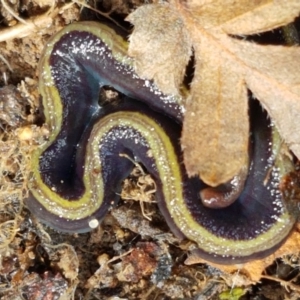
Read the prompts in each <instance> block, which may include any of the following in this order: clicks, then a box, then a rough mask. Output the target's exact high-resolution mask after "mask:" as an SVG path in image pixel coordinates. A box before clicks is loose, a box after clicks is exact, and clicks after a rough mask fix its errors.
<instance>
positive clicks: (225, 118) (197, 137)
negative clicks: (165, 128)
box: [182, 45, 249, 186]
mask: <svg viewBox="0 0 300 300" xmlns="http://www.w3.org/2000/svg"><path fill="white" fill-rule="evenodd" d="M198 46H199V47H198ZM194 47H195V51H197V53H198V54H199V55H200V57H201V58H202V61H201V63H199V62H198V63H197V64H196V68H195V74H194V77H195V79H194V81H193V83H192V86H191V94H192V97H191V99H190V101H188V102H187V104H186V110H187V111H186V115H185V123H184V129H183V139H182V145H183V147H184V146H185V145H186V144H189V140H188V141H187V140H186V137H187V135H186V132H188V133H190V132H196V133H201V134H194V135H193V145H195V144H196V145H198V147H200V148H198V149H201V155H199V152H198V151H197V152H196V151H193V148H192V147H187V148H186V150H185V157H188V159H187V160H185V165H186V167H187V169H188V170H189V174H190V175H196V174H198V173H199V172H200V176H201V178H202V179H203V180H204V181H205V182H206V183H207V184H209V185H211V186H215V183H216V182H219V181H226V180H228V178H232V177H233V176H234V175H236V174H237V173H238V172H239V171H240V168H241V165H245V164H247V159H248V151H247V149H248V132H249V122H248V101H247V88H246V85H245V81H244V79H243V76H241V74H240V73H238V72H234V69H233V68H232V66H231V65H230V63H228V64H222V61H223V60H224V58H223V57H221V56H220V57H213V56H212V55H211V52H212V51H214V49H211V48H210V47H201V45H194ZM232 87H234V89H233V88H232ZM195 99H201V101H195ZM233 108H235V110H236V111H237V112H238V114H239V117H237V116H236V114H235V113H233ZM197 112H199V113H200V115H201V117H199V113H197ZM202 112H204V113H202ZM203 129H204V130H203ZM212 133H213V134H212ZM184 149H185V148H184ZM208 149H209V151H206V150H208ZM191 150H192V151H191ZM190 151H191V152H190ZM220 153H222V155H220ZM224 156H226V157H227V160H225V161H224ZM221 165H222V167H220V166H221Z"/></svg>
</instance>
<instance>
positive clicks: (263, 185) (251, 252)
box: [26, 22, 295, 264]
mask: <svg viewBox="0 0 300 300" xmlns="http://www.w3.org/2000/svg"><path fill="white" fill-rule="evenodd" d="M39 70H40V83H39V88H40V92H41V95H42V101H43V102H42V107H43V111H44V115H45V122H46V124H47V125H48V126H49V128H50V130H51V134H50V136H49V140H48V141H47V142H46V143H45V144H43V145H41V146H40V147H39V149H37V150H36V151H35V153H33V157H32V176H31V180H30V185H29V188H30V192H31V195H30V197H29V198H28V199H27V200H26V204H27V206H28V207H29V209H30V210H31V211H32V213H34V214H35V215H36V216H37V217H38V218H39V219H40V220H41V221H42V222H45V223H46V224H48V225H49V226H51V227H53V228H55V229H57V230H60V231H67V232H85V231H89V230H91V229H92V228H94V227H96V226H97V225H98V224H99V222H100V221H101V219H102V218H103V217H104V216H105V215H106V213H107V211H108V210H109V209H110V208H112V207H113V205H115V204H116V203H117V202H118V196H117V194H118V193H119V192H120V184H121V181H122V180H123V179H124V178H125V177H126V176H127V175H128V174H129V172H130V171H131V169H132V167H133V165H132V163H131V162H130V160H128V159H126V158H124V157H122V156H120V154H121V153H126V154H127V155H129V156H131V157H133V158H135V159H136V160H138V161H140V162H141V163H142V164H143V165H144V166H145V168H146V169H147V170H148V172H149V173H150V174H152V176H153V178H154V179H155V181H156V185H157V193H156V197H157V201H158V206H159V209H160V211H161V212H162V214H163V216H164V217H165V219H166V222H167V223H168V225H169V226H170V229H171V230H172V231H173V233H174V234H175V235H177V236H178V237H180V238H183V237H186V238H188V239H190V240H192V241H194V242H195V243H196V244H197V247H198V250H197V252H198V254H199V255H200V256H202V257H204V258H205V259H208V260H211V261H214V262H219V263H224V264H228V263H238V262H245V261H248V260H251V259H255V258H260V257H264V256H266V255H268V254H270V253H271V252H272V251H274V250H275V249H277V248H278V247H279V246H280V245H281V244H282V243H283V241H284V240H285V239H286V237H287V236H288V234H289V232H290V231H291V229H292V228H293V225H294V222H295V219H294V217H293V216H292V215H291V214H290V213H289V212H288V210H287V209H286V206H285V203H284V199H283V196H282V193H281V191H280V188H279V186H280V180H281V178H282V176H283V175H284V174H286V173H288V172H290V171H291V170H293V165H292V163H291V162H290V161H289V160H288V159H287V157H286V156H284V155H282V153H281V151H280V146H279V145H280V144H281V143H280V140H279V137H278V134H277V132H276V130H275V128H274V126H272V124H270V123H269V121H268V119H267V116H266V114H265V113H264V112H262V109H261V108H260V107H259V105H258V103H256V102H255V101H254V100H252V99H250V100H249V101H250V102H251V105H250V106H251V116H250V121H251V137H250V139H251V142H250V146H251V149H250V153H252V155H251V157H250V158H249V168H247V171H248V175H247V176H246V175H245V176H244V179H245V180H244V181H245V182H244V181H243V180H242V181H243V182H242V184H244V188H243V189H242V191H241V193H240V195H239V197H237V199H234V201H231V202H232V203H230V205H227V207H224V208H220V207H218V209H214V208H211V207H207V206H205V205H203V203H202V202H201V199H200V196H199V193H200V192H201V191H202V190H204V189H205V188H207V186H205V184H204V183H202V182H201V181H200V180H199V179H197V178H188V177H187V175H186V172H185V167H184V165H183V163H182V154H181V149H180V145H179V139H180V130H181V122H182V118H183V114H184V107H183V105H182V103H181V99H180V98H176V97H172V96H168V95H164V94H163V93H162V92H161V91H160V90H159V89H158V88H157V87H156V86H155V85H154V84H153V82H151V81H148V80H144V79H142V78H140V77H139V76H138V75H137V74H136V73H135V72H134V70H133V68H132V67H131V60H130V59H129V58H128V57H126V41H125V40H124V39H123V38H122V37H121V36H119V35H118V34H116V32H115V31H114V30H112V29H111V28H109V27H107V26H105V25H101V24H98V23H93V22H82V23H77V24H71V25H69V26H67V27H66V28H64V29H63V30H62V31H60V32H59V33H57V34H56V35H55V36H54V37H52V39H51V40H50V41H49V43H48V44H47V46H46V48H45V50H44V53H43V55H42V58H41V62H40V69H39ZM103 86H111V87H113V88H114V89H115V90H117V91H118V92H119V93H121V94H123V96H122V97H121V98H122V100H120V103H119V104H118V105H106V104H105V105H100V104H99V101H98V98H99V90H100V88H102V87H103ZM239 192H240V191H238V193H239ZM213 194H214V190H210V195H213Z"/></svg>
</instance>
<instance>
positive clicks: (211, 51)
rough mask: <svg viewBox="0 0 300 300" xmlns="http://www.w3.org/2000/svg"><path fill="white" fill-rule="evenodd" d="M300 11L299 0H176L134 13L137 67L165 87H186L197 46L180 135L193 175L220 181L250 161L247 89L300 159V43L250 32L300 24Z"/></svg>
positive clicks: (177, 89) (131, 52)
mask: <svg viewBox="0 0 300 300" xmlns="http://www.w3.org/2000/svg"><path fill="white" fill-rule="evenodd" d="M299 12H300V2H299V1H298V0H289V1H286V0H277V1H269V0H258V1H247V0H241V1H234V0H225V1H221V0H214V1H212V0H198V1H197V0H189V1H177V0H172V1H170V3H166V2H161V3H155V4H149V5H144V6H141V7H139V8H138V9H137V10H135V11H134V12H133V13H131V14H130V15H129V16H128V17H127V20H128V21H130V22H131V23H132V24H134V26H135V28H134V31H133V34H132V35H131V36H130V46H129V51H128V52H129V55H130V56H133V57H134V58H135V61H136V62H135V64H136V68H137V72H138V73H139V74H140V75H141V76H145V77H147V78H148V79H154V81H155V82H156V83H157V85H158V86H159V88H160V89H162V90H163V91H164V92H166V93H173V94H179V93H180V88H181V84H182V80H183V74H184V71H185V68H186V65H187V62H188V60H189V56H190V55H191V50H192V49H193V52H194V57H195V71H194V77H193V80H192V82H191V87H190V95H189V97H188V98H187V99H186V103H185V107H186V113H185V119H184V123H183V132H182V138H181V144H182V148H183V150H184V162H185V165H186V168H187V172H188V174H189V175H190V176H193V175H197V174H199V176H200V178H201V179H202V180H203V181H204V182H206V183H207V184H209V185H211V186H217V185H219V184H221V183H224V182H227V181H229V180H230V179H231V178H232V177H233V176H235V175H236V174H238V173H239V172H240V170H241V169H242V168H243V166H244V165H245V164H247V163H248V160H247V156H248V143H249V141H248V140H249V119H248V93H247V89H249V90H250V91H251V92H252V93H253V95H254V96H255V97H256V98H257V99H258V100H259V101H260V103H261V105H262V107H263V108H265V109H266V110H267V112H268V113H269V115H270V117H271V118H272V120H273V122H274V123H275V125H276V126H277V128H278V130H279V133H280V134H281V137H282V139H283V140H284V141H285V142H286V143H287V145H288V146H289V148H290V150H292V151H293V153H294V154H295V155H296V157H297V158H300V123H299V122H298V116H299V115H300V87H299V75H298V74H299V70H300V48H299V47H298V46H272V45H259V44H256V43H254V42H251V41H247V40H246V39H244V38H243V37H245V35H253V34H258V33H262V32H265V31H269V30H272V29H275V28H278V27H279V26H282V25H286V24H288V23H290V22H293V21H294V19H295V18H296V17H297V16H298V15H299ZM157 33H159V34H157ZM152 45H154V46H152ZM182 53H184V54H182ZM168 57H172V60H170V59H167V58H168ZM170 65H171V66H170ZM170 72H172V73H170ZM250 101H251V100H250Z"/></svg>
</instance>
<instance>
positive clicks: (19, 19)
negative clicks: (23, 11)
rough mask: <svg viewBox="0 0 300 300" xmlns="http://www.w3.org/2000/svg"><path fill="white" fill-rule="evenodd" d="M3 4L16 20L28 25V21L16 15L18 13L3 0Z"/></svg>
mask: <svg viewBox="0 0 300 300" xmlns="http://www.w3.org/2000/svg"><path fill="white" fill-rule="evenodd" d="M1 3H2V5H3V7H4V8H5V9H6V10H7V11H8V12H9V13H10V14H11V15H12V16H13V17H14V18H15V19H17V20H18V21H19V22H21V23H23V24H26V21H25V20H24V19H22V18H20V17H19V16H18V14H16V12H15V11H14V10H13V9H12V8H11V7H10V6H9V5H8V4H7V3H6V1H4V0H1Z"/></svg>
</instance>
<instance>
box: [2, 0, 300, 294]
mask: <svg viewBox="0 0 300 300" xmlns="http://www.w3.org/2000/svg"><path fill="white" fill-rule="evenodd" d="M143 2H144V1H142V0H141V1H138V0H136V1H135V0H129V1H126V0H113V1H105V0H104V1H98V2H93V1H90V2H88V4H87V3H81V2H79V1H76V0H75V1H74V2H68V3H65V2H63V1H57V2H55V1H50V0H33V1H32V0H23V1H21V0H15V1H8V0H1V3H0V17H1V24H0V25H1V27H0V71H1V72H0V85H1V90H0V155H1V159H0V298H1V299H4V300H17V299H28V300H37V299H45V300H46V299H47V300H50V299H85V300H88V299H89V300H92V299H111V300H113V299H115V300H117V299H145V300H146V299H149V300H150V299H157V300H159V299H160V300H162V299H197V300H204V299H232V300H233V299H255V300H260V299H261V300H263V299H293V300H296V299H300V275H299V274H300V272H299V266H300V257H299V249H300V248H299V244H300V242H299V239H300V238H299V237H300V234H299V232H300V230H299V228H298V229H295V233H294V234H293V235H292V238H291V239H290V241H288V242H287V245H286V246H285V248H284V249H285V250H282V251H281V252H280V251H279V252H278V253H276V254H274V255H273V256H271V257H269V258H268V259H266V260H263V261H259V262H258V263H257V264H254V263H253V264H249V265H247V266H233V267H231V268H223V267H221V266H217V265H212V264H209V263H207V262H204V261H201V260H197V259H196V260H195V259H194V258H193V257H192V256H191V255H189V253H190V252H189V249H191V247H192V244H191V243H190V242H189V241H179V240H177V239H176V238H175V237H174V236H173V235H172V234H171V233H170V232H169V230H168V227H167V225H166V223H165V222H164V220H163V217H162V216H161V215H160V213H159V211H158V209H157V207H156V204H155V203H149V202H146V203H145V202H144V203H142V204H141V203H140V202H139V201H137V199H135V198H136V197H134V196H132V194H130V195H129V196H128V194H127V195H126V188H127V189H128V188H129V189H132V190H135V189H137V188H138V187H137V181H138V180H139V176H136V175H135V174H132V175H131V177H130V178H129V179H128V180H127V181H126V182H125V183H124V184H125V187H124V190H125V192H124V193H125V194H123V198H124V199H127V200H123V201H121V203H120V204H119V205H118V207H116V208H115V209H114V210H112V211H111V212H110V213H109V214H108V215H107V217H106V218H105V219H104V221H103V223H102V224H101V227H99V228H97V229H96V230H94V231H92V232H90V233H86V234H72V235H71V234H62V233H60V232H57V231H54V230H52V229H51V228H48V227H46V226H44V225H43V224H41V223H39V222H38V220H36V219H35V218H34V216H32V215H31V214H30V212H29V211H28V210H27V209H26V207H24V205H23V199H24V197H26V196H27V195H28V190H27V181H28V178H29V173H30V169H29V164H30V154H31V152H32V151H33V150H34V149H35V148H36V147H38V145H39V144H41V143H42V142H43V140H44V139H45V136H47V128H45V127H43V124H42V122H41V118H40V113H39V103H40V96H39V93H38V67H37V66H38V62H39V58H40V55H41V52H42V50H43V48H44V45H45V44H46V42H47V40H48V39H49V37H51V35H53V34H54V33H55V32H57V31H58V30H60V29H61V28H63V27H64V26H65V25H67V24H70V23H72V22H76V21H79V20H94V21H99V22H101V20H103V19H110V20H111V21H112V20H113V21H114V22H117V23H118V24H121V25H122V26H123V27H125V28H127V29H128V30H130V26H129V24H127V23H126V22H124V21H123V20H124V17H126V15H128V13H130V12H131V11H132V10H133V9H134V8H136V7H138V6H139V5H141V4H143ZM145 2H146V1H145ZM147 3H148V1H147ZM126 184H127V186H126ZM128 184H129V185H130V187H128ZM131 193H132V191H131ZM152 196H153V195H151V197H152ZM153 197H154V196H153ZM128 198H130V199H128ZM132 199H135V200H132ZM151 199H152V198H151ZM141 206H143V207H144V209H145V210H146V213H147V214H146V216H145V214H144V215H143V214H142V212H141ZM147 217H148V218H149V217H150V219H151V220H148V218H147ZM287 250H288V251H287Z"/></svg>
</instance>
